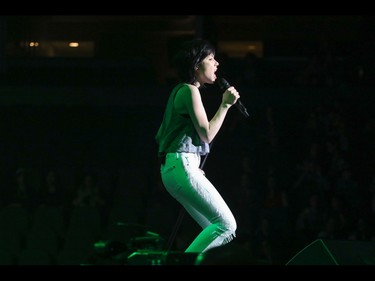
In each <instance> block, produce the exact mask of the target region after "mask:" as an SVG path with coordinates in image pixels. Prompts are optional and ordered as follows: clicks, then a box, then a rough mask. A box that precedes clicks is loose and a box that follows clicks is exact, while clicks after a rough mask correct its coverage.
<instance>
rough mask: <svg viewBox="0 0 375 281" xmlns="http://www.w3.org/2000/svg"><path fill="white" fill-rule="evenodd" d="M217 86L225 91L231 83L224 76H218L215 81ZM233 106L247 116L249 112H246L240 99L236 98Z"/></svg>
mask: <svg viewBox="0 0 375 281" xmlns="http://www.w3.org/2000/svg"><path fill="white" fill-rule="evenodd" d="M217 83H218V85H219V87H220V89H221V90H223V91H225V90H226V89H228V88H229V87H230V86H231V85H230V84H229V83H228V81H227V80H225V79H224V78H219V79H218V81H217ZM235 106H236V107H237V108H238V110H239V111H240V112H241V113H242V114H243V115H244V116H245V117H246V118H247V117H249V113H248V112H247V109H246V107H245V106H244V105H243V104H242V102H241V101H240V99H237V102H236V103H235Z"/></svg>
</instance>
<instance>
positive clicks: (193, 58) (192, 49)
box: [173, 38, 215, 84]
mask: <svg viewBox="0 0 375 281" xmlns="http://www.w3.org/2000/svg"><path fill="white" fill-rule="evenodd" d="M211 54H212V55H215V47H214V46H213V45H212V44H211V43H210V42H209V41H208V40H205V39H201V38H195V39H192V40H189V41H185V42H184V43H183V44H182V46H181V48H180V49H179V51H178V52H177V53H176V54H175V56H174V57H173V66H174V68H175V69H176V71H177V75H178V77H179V79H180V80H181V81H182V82H185V83H189V84H192V83H193V82H195V77H194V71H195V69H196V67H198V65H199V64H200V63H201V62H202V61H203V60H204V59H205V58H206V57H207V56H208V55H211Z"/></svg>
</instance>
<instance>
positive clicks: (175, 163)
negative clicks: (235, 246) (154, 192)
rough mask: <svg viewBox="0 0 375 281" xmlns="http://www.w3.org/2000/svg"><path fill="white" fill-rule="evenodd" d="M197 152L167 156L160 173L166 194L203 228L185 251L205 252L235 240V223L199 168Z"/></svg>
mask: <svg viewBox="0 0 375 281" xmlns="http://www.w3.org/2000/svg"><path fill="white" fill-rule="evenodd" d="M200 160H201V157H200V155H199V154H194V153H168V154H167V155H166V159H165V164H164V165H161V167H160V173H161V178H162V181H163V184H164V186H165V188H166V189H167V191H168V192H169V193H170V194H171V195H172V196H173V197H174V198H175V199H176V200H177V201H178V202H180V203H181V204H182V206H183V207H184V208H185V209H186V211H187V212H188V213H189V214H190V215H191V216H192V217H193V219H194V220H195V221H196V222H197V223H198V224H199V225H200V226H201V227H202V229H203V230H202V231H201V232H200V234H199V235H198V236H197V237H196V238H195V239H194V241H193V242H192V243H191V244H190V246H189V247H188V248H187V249H186V250H185V252H198V253H202V252H205V251H207V250H209V249H211V248H213V247H217V246H221V245H224V244H226V243H228V242H230V241H231V240H232V239H233V238H234V237H235V231H236V228H237V224H236V220H235V218H234V216H233V214H232V212H231V210H230V209H229V207H228V205H227V204H226V203H225V201H224V200H223V198H222V197H221V195H220V194H219V192H218V191H217V190H216V188H215V187H214V186H213V184H212V183H211V182H210V181H209V180H208V179H207V178H206V176H205V175H204V173H203V172H202V171H201V170H200V169H199V164H200Z"/></svg>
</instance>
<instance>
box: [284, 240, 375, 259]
mask: <svg viewBox="0 0 375 281" xmlns="http://www.w3.org/2000/svg"><path fill="white" fill-rule="evenodd" d="M374 264H375V242H367V241H351V240H349V241H348V240H322V239H318V240H315V241H314V242H312V243H311V244H309V245H307V246H306V247H305V248H303V249H302V250H301V251H300V252H299V253H297V254H296V255H295V256H294V257H293V258H292V259H291V260H290V261H288V263H287V264H286V265H374Z"/></svg>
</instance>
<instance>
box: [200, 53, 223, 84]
mask: <svg viewBox="0 0 375 281" xmlns="http://www.w3.org/2000/svg"><path fill="white" fill-rule="evenodd" d="M218 66H219V63H218V62H217V61H216V60H215V57H214V55H213V54H211V55H208V56H207V57H205V58H204V60H203V61H202V62H201V63H200V64H199V66H198V68H197V69H196V78H197V81H198V82H199V83H200V84H213V83H214V82H215V80H216V78H217V77H216V74H215V72H216V71H217V67H218Z"/></svg>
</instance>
